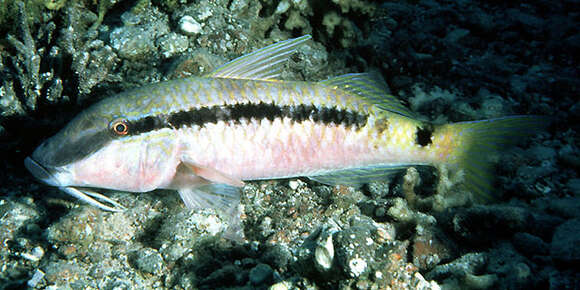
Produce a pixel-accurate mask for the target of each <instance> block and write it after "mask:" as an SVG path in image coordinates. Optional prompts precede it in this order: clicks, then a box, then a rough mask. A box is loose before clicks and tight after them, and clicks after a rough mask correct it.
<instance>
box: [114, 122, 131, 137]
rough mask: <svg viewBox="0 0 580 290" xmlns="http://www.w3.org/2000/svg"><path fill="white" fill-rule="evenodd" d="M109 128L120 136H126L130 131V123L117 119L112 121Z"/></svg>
mask: <svg viewBox="0 0 580 290" xmlns="http://www.w3.org/2000/svg"><path fill="white" fill-rule="evenodd" d="M109 128H111V131H113V133H115V135H118V136H124V135H127V133H129V125H128V124H127V121H125V120H115V121H113V122H111V124H110V125H109Z"/></svg>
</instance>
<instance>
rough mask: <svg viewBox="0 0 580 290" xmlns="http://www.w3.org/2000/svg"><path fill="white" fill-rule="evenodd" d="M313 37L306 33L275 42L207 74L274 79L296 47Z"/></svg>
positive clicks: (221, 76) (222, 76) (223, 76)
mask: <svg viewBox="0 0 580 290" xmlns="http://www.w3.org/2000/svg"><path fill="white" fill-rule="evenodd" d="M311 38H312V37H311V36H310V35H304V36H301V37H298V38H293V39H288V40H285V41H281V42H278V43H274V44H272V45H269V46H266V47H264V48H262V49H260V50H257V51H254V52H252V53H249V54H246V55H243V56H240V57H238V58H236V59H234V60H232V61H230V62H228V63H226V64H224V65H222V66H221V67H219V68H217V69H216V70H215V71H213V72H211V73H209V74H208V75H207V76H208V77H215V78H231V79H250V80H274V79H276V77H278V76H279V75H280V69H281V68H282V66H283V65H284V62H285V61H286V60H288V58H289V57H290V56H291V55H292V53H294V52H295V51H296V48H297V47H298V46H299V45H301V44H302V43H304V42H305V41H307V40H309V39H311Z"/></svg>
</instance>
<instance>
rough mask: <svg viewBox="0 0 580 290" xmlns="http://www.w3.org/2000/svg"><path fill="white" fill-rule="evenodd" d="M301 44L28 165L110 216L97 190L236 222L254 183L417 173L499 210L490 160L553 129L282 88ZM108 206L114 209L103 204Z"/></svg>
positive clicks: (253, 58)
mask: <svg viewBox="0 0 580 290" xmlns="http://www.w3.org/2000/svg"><path fill="white" fill-rule="evenodd" d="M309 39H310V36H308V35H306V36H302V37H298V38H294V39H289V40H286V41H282V42H279V43H275V44H272V45H270V46H268V47H265V48H263V49H260V50H258V51H256V52H253V53H250V54H248V55H245V56H242V57H240V58H237V59H235V60H233V61H231V62H229V63H227V64H225V65H223V66H221V67H219V68H218V69H216V70H215V71H214V72H212V73H210V74H208V75H205V76H203V77H192V78H186V79H178V80H172V81H167V82H162V83H157V84H152V85H148V86H145V87H142V88H138V89H135V90H132V91H128V92H124V93H121V94H119V95H117V96H114V97H110V98H108V99H105V100H103V101H101V102H99V103H97V104H95V105H93V106H92V107H90V108H89V109H87V110H86V111H84V112H82V113H80V114H79V115H78V116H77V117H76V118H75V119H73V120H72V121H71V122H70V123H69V124H68V125H67V126H66V127H65V128H64V129H63V130H61V131H60V132H59V133H58V134H57V135H55V136H53V137H51V138H49V139H47V140H46V141H45V142H43V143H42V144H41V145H40V146H39V147H38V148H37V149H36V150H35V151H34V152H33V154H32V155H31V156H30V157H28V158H27V159H26V160H25V165H26V167H27V168H28V169H29V170H30V171H31V173H32V174H33V175H34V176H36V177H37V178H39V179H40V180H42V181H43V182H45V183H47V184H49V185H53V186H57V187H59V188H61V189H62V190H63V191H64V192H66V193H68V194H71V195H73V196H75V197H78V198H80V199H81V200H83V201H85V202H88V203H90V204H92V205H95V206H98V207H100V208H102V209H105V210H113V211H114V210H120V209H122V206H121V205H120V204H118V203H116V202H115V201H113V200H111V199H109V198H107V197H106V196H104V195H102V194H100V193H98V192H97V190H98V189H99V188H107V189H115V190H124V191H132V192H146V191H151V190H154V189H159V188H165V189H174V190H176V191H177V192H178V193H179V194H180V196H181V198H182V199H183V201H184V202H185V204H186V206H188V207H212V208H215V209H217V210H219V211H223V212H227V213H230V214H231V213H234V212H235V210H234V209H235V208H237V204H238V202H239V199H240V196H239V195H240V188H241V187H242V186H243V185H244V182H245V181H248V180H259V179H276V178H291V177H298V176H305V177H308V178H310V179H312V180H315V181H319V182H321V183H324V184H330V185H336V184H343V185H351V186H360V185H361V184H364V183H368V182H371V181H375V180H381V179H385V178H388V177H389V176H390V175H392V174H394V173H396V172H399V171H401V170H403V169H405V168H407V167H409V166H417V165H429V166H434V167H439V166H442V165H444V166H446V167H448V168H450V169H452V170H456V171H463V172H464V175H465V188H466V189H467V190H466V191H467V192H470V193H471V194H473V195H474V196H475V197H478V198H479V199H482V200H486V199H491V198H492V197H493V196H494V195H496V193H495V192H493V188H492V187H491V182H492V181H493V179H492V177H493V174H491V172H492V166H491V165H490V164H491V163H489V162H488V161H489V160H488V158H489V156H490V155H493V154H494V153H497V152H499V151H501V150H503V149H504V148H506V146H509V145H512V144H514V143H515V142H516V141H517V140H518V139H521V137H525V136H528V135H531V134H534V133H535V132H537V131H538V130H539V129H541V128H543V127H545V126H546V124H547V123H548V122H546V118H544V117H539V116H508V117H503V118H496V119H490V120H480V121H469V122H460V123H452V124H444V125H434V124H429V123H426V122H422V121H419V120H417V119H416V118H415V117H414V114H413V113H412V112H411V111H410V110H409V109H408V108H406V107H405V106H404V105H403V104H402V103H401V102H400V101H399V100H397V99H396V98H395V97H393V96H391V95H389V94H388V93H387V87H386V84H385V83H384V81H382V80H381V79H380V77H376V76H373V75H370V74H346V75H342V76H337V77H333V78H330V79H328V80H324V81H320V82H306V81H284V80H280V79H278V78H277V77H278V75H279V72H280V70H281V69H282V66H283V63H284V61H285V60H287V58H288V57H289V56H290V55H292V53H294V52H295V50H296V48H297V47H298V46H299V45H301V44H303V43H304V42H306V41H307V40H309ZM105 203H107V204H108V205H107V204H105Z"/></svg>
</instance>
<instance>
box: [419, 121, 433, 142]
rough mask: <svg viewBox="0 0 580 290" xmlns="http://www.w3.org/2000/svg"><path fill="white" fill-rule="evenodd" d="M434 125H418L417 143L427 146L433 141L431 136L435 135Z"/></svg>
mask: <svg viewBox="0 0 580 290" xmlns="http://www.w3.org/2000/svg"><path fill="white" fill-rule="evenodd" d="M433 130H434V128H433V125H431V124H423V125H422V126H420V127H417V133H416V134H417V138H416V139H415V143H417V144H418V145H419V146H421V147H423V146H427V145H429V144H431V143H433V141H431V136H433Z"/></svg>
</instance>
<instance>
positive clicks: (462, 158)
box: [443, 115, 550, 201]
mask: <svg viewBox="0 0 580 290" xmlns="http://www.w3.org/2000/svg"><path fill="white" fill-rule="evenodd" d="M549 123H550V119H549V118H548V117H545V116H532V115H522V116H509V117H502V118H495V119H488V120H479V121H470V122H459V123H454V124H449V125H445V126H443V127H447V128H446V130H448V131H450V132H451V131H452V132H454V134H453V135H455V136H457V137H458V139H459V140H458V141H459V142H456V143H455V146H453V147H455V148H453V153H451V155H450V156H449V159H448V161H449V163H450V164H451V165H456V167H457V168H458V169H462V170H463V171H464V180H465V186H466V189H467V190H468V191H470V192H472V193H474V194H475V197H477V198H479V199H481V200H483V201H490V200H493V199H494V198H496V197H498V196H499V192H498V191H497V189H494V187H493V180H494V177H495V175H494V174H493V170H492V169H493V163H492V162H491V160H490V159H491V158H492V157H493V156H496V155H497V153H501V152H502V151H505V150H507V149H509V148H510V147H511V146H513V145H514V144H516V143H517V142H519V141H521V140H522V139H524V138H525V137H528V136H531V135H534V134H537V133H538V132H539V131H541V130H543V129H545V128H546V127H547V125H548V124H549Z"/></svg>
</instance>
